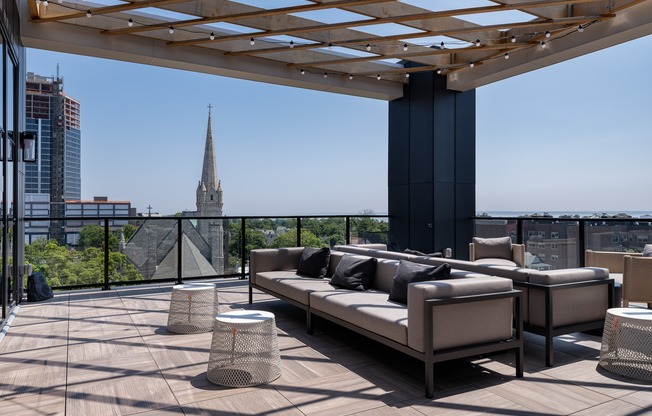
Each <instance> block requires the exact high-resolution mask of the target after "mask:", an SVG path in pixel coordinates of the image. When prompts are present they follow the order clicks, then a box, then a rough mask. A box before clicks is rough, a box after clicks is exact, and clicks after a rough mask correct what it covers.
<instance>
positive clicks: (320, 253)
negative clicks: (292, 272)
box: [297, 247, 331, 278]
mask: <svg viewBox="0 0 652 416" xmlns="http://www.w3.org/2000/svg"><path fill="white" fill-rule="evenodd" d="M330 258H331V249H330V248H328V247H324V248H312V247H306V248H304V249H303V252H302V253H301V258H299V264H298V265H297V273H298V274H300V275H303V276H308V277H314V278H319V277H324V276H326V273H327V272H328V262H329V261H330Z"/></svg>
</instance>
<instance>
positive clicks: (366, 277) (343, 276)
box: [330, 255, 378, 291]
mask: <svg viewBox="0 0 652 416" xmlns="http://www.w3.org/2000/svg"><path fill="white" fill-rule="evenodd" d="M377 263H378V260H377V259H376V258H375V257H357V256H350V255H344V256H342V258H341V259H340V262H339V263H337V267H336V268H335V273H333V277H332V278H331V282H330V283H331V285H333V286H335V287H341V288H344V289H351V290H360V291H362V290H368V289H370V288H371V284H372V282H373V280H374V276H375V275H376V264H377Z"/></svg>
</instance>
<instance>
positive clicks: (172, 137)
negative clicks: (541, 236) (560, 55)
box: [27, 36, 652, 215]
mask: <svg viewBox="0 0 652 416" xmlns="http://www.w3.org/2000/svg"><path fill="white" fill-rule="evenodd" d="M650 50H652V37H650V36H648V37H646V38H642V39H639V40H635V41H632V42H629V43H626V44H623V45H619V46H616V47H612V48H609V49H607V50H604V51H600V52H597V53H594V54H591V55H588V56H584V57H580V58H576V59H574V60H572V61H567V62H564V63H561V64H558V65H555V66H552V67H548V68H543V69H540V70H538V71H534V72H531V73H528V74H524V75H520V76H518V77H514V78H510V79H508V80H504V81H500V82H497V83H494V84H491V85H488V86H485V87H482V88H479V89H478V90H477V130H476V131H477V133H476V134H477V163H476V168H477V186H476V195H477V204H476V206H477V211H478V212H483V211H532V212H534V211H538V212H542V211H560V210H561V211H563V210H566V211H595V212H602V211H648V210H652V192H650V191H649V185H648V182H649V181H648V180H647V179H646V178H649V176H650V173H651V172H650V169H651V168H650V157H649V152H648V151H647V150H646V145H649V143H651V140H650V139H651V138H652V137H651V136H652V133H650V131H651V129H650V128H649V117H650V116H649V111H650V107H651V106H650V104H649V101H647V100H648V93H649V91H652V85H651V84H652V81H651V80H650V77H649V76H647V75H646V73H647V71H648V69H649V68H650V63H651V62H650V61H651V60H652V58H650V57H649V56H648V55H649V54H646V53H645V51H650ZM642 51H643V52H642ZM57 64H59V71H60V75H61V76H62V77H63V78H64V87H65V90H66V92H67V93H68V94H69V95H71V96H72V97H74V98H76V99H78V100H79V101H81V105H82V107H81V109H82V114H81V118H82V120H81V121H82V197H83V198H84V199H91V198H92V197H93V196H94V195H103V196H108V197H109V198H110V199H117V200H131V201H132V204H133V206H135V207H136V208H137V209H138V211H139V212H143V211H146V207H147V206H148V205H150V204H151V206H152V207H153V211H155V212H159V213H161V214H173V213H175V212H178V211H181V210H194V209H195V202H194V201H195V189H196V186H197V181H198V180H199V178H200V175H201V160H202V156H203V149H204V141H205V135H206V123H207V113H208V108H207V106H208V104H211V105H212V106H213V110H212V114H213V134H214V139H215V146H216V152H217V166H218V176H219V178H220V179H221V181H222V186H223V189H224V213H225V215H282V214H283V215H292V214H308V215H310V214H331V213H333V214H353V213H357V212H360V211H361V210H366V209H371V210H373V211H375V212H377V213H385V212H386V211H387V103H386V102H383V101H377V100H370V99H363V98H356V97H348V96H341V95H336V94H332V93H324V92H313V91H307V90H301V89H296V88H290V87H281V86H275V85H267V84H262V83H256V82H250V81H242V80H236V79H230V78H222V77H216V76H211V75H204V74H197V73H191V72H185V71H179V70H172V69H166V68H158V67H153V66H145V65H137V64H129V63H123V62H117V61H109V60H102V59H96V58H88V57H80V56H74V55H67V54H59V53H54V52H47V51H39V50H28V52H27V70H28V71H30V72H35V73H37V74H39V75H45V76H52V75H54V74H56V71H57Z"/></svg>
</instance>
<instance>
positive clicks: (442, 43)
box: [439, 41, 446, 49]
mask: <svg viewBox="0 0 652 416" xmlns="http://www.w3.org/2000/svg"><path fill="white" fill-rule="evenodd" d="M439 46H441V48H442V49H446V48H445V47H444V42H443V41H442V42H441V44H440V45H439Z"/></svg>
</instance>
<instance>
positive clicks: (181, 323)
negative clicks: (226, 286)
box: [167, 283, 219, 334]
mask: <svg viewBox="0 0 652 416" xmlns="http://www.w3.org/2000/svg"><path fill="white" fill-rule="evenodd" d="M218 313H219V301H218V297H217V286H216V285H214V284H212V283H187V284H183V285H175V286H173V287H172V297H171V298H170V312H169V313H168V325H167V329H168V331H170V332H176V333H179V334H193V333H198V332H209V331H211V330H212V329H213V320H214V319H215V316H216V315H217V314H218Z"/></svg>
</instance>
